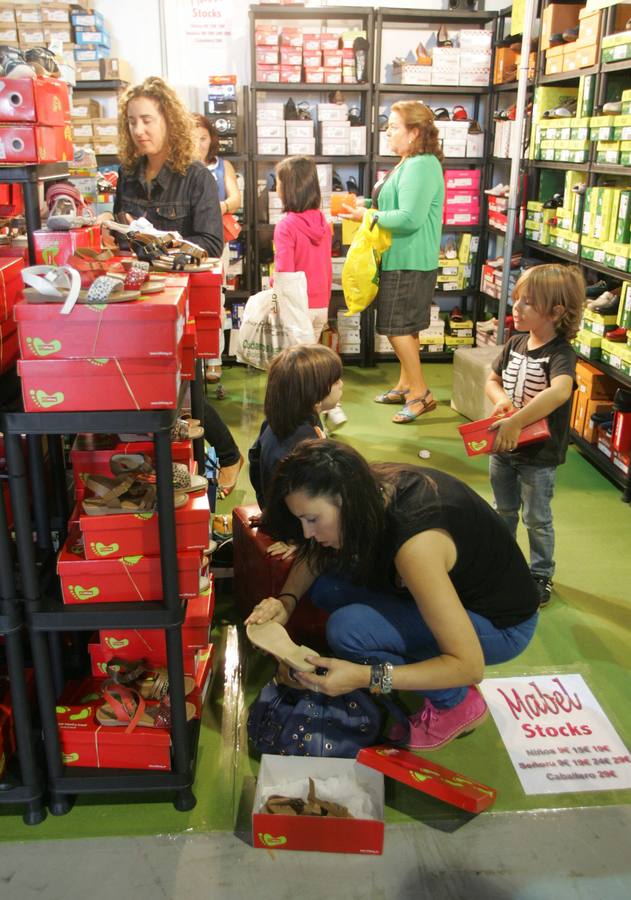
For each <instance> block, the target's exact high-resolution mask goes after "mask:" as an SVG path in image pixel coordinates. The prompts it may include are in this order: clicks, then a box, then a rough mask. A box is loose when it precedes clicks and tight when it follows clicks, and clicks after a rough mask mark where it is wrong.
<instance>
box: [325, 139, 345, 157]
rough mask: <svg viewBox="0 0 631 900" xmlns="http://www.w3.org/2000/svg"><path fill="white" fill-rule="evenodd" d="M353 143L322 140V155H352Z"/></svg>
mask: <svg viewBox="0 0 631 900" xmlns="http://www.w3.org/2000/svg"><path fill="white" fill-rule="evenodd" d="M350 155H351V145H350V141H349V140H345V141H340V140H338V141H326V142H325V141H322V156H350Z"/></svg>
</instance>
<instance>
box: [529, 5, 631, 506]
mask: <svg viewBox="0 0 631 900" xmlns="http://www.w3.org/2000/svg"><path fill="white" fill-rule="evenodd" d="M549 6H550V3H549V2H548V0H543V5H542V17H543V16H545V15H546V12H545V11H546V9H547V7H549ZM595 12H596V13H597V12H598V11H595ZM600 16H601V20H600V40H599V41H598V45H597V52H596V61H595V63H594V64H593V65H590V66H584V67H582V68H579V69H573V70H571V71H565V72H564V71H560V72H557V73H549V74H547V75H546V74H545V56H544V52H543V51H542V50H541V47H540V49H539V52H538V59H537V69H536V80H535V86H536V87H538V86H546V87H552V88H554V87H559V88H561V87H571V88H578V87H579V86H580V85H581V80H582V79H587V78H590V79H592V81H593V85H592V90H593V107H594V109H598V108H600V107H602V106H603V104H604V103H606V102H609V101H612V100H614V99H619V98H620V95H621V92H622V91H623V90H627V89H629V88H631V62H630V61H629V60H628V59H627V60H621V61H619V62H603V61H602V56H603V54H602V47H601V44H602V39H603V37H605V36H607V35H611V34H614V33H618V32H620V31H622V30H624V27H625V25H624V22H623V21H622V20H623V19H624V10H623V9H622V8H619V6H618V5H614V6H610V7H607V8H604V9H602V10H600ZM630 43H631V39H630ZM566 46H569V48H570V52H571V47H572V45H571V44H567V45H566ZM586 84H587V82H585V81H583V82H582V87H583V89H584V88H585V86H586ZM592 114H593V113H592ZM553 121H554V120H553ZM561 121H562V120H561ZM534 127H535V126H534V124H533V129H534ZM533 138H534V135H533ZM596 154H597V142H596V141H595V140H592V141H591V142H590V148H589V155H588V158H587V161H585V162H583V163H573V162H565V161H546V160H533V161H532V162H531V172H532V178H531V179H530V183H529V194H530V197H531V198H532V199H542V198H543V199H545V196H547V195H548V194H550V195H551V194H552V192H553V191H555V190H556V191H557V192H560V193H563V184H564V179H565V173H566V172H568V171H571V172H580V173H584V175H585V181H586V185H587V187H597V186H602V185H605V184H606V185H608V186H618V187H627V186H628V187H629V188H630V189H631V174H630V173H631V170H630V169H629V167H628V166H625V165H617V164H607V163H599V162H598V161H597V155H596ZM561 173H563V174H561ZM555 179H556V181H555ZM575 245H576V251H574V248H572V250H571V251H570V250H567V249H562V248H560V247H557V246H548V245H544V244H542V243H540V242H538V241H535V240H530V239H526V240H524V247H525V249H526V250H527V251H528V253H529V254H530V255H534V256H536V257H538V258H539V259H540V261H541V262H551V261H553V260H554V259H561V260H563V261H564V262H568V263H573V264H574V265H578V266H581V268H582V269H583V270H584V272H585V274H586V275H587V274H588V273H589V272H599V273H602V274H603V275H606V276H608V278H609V279H610V280H611V281H620V282H621V283H624V282H631V271H629V270H628V269H627V271H622V270H621V269H618V268H614V267H612V266H610V265H608V264H607V261H606V259H605V258H604V253H603V254H602V257H603V258H602V259H587V258H586V257H585V255H584V254H583V252H582V251H583V250H584V237H583V235H582V234H581V233H579V236H578V241H576V242H575ZM578 355H579V357H581V354H580V353H579V354H578ZM581 358H582V357H581ZM588 361H589V362H590V364H591V365H593V366H596V368H598V369H600V370H601V371H602V372H604V373H605V374H607V375H609V376H611V377H612V378H613V379H615V380H616V381H617V382H619V383H620V385H621V386H623V387H627V388H629V387H631V377H629V376H628V375H625V374H624V373H623V372H621V371H620V370H618V369H616V368H615V367H613V366H611V365H608V364H606V363H604V362H602V361H601V360H599V359H589V360H588ZM570 434H571V438H572V440H573V442H574V443H575V445H576V446H577V447H578V449H579V450H580V451H581V453H582V454H583V455H584V456H585V457H586V458H587V459H589V460H590V462H592V463H593V464H594V465H595V466H596V467H597V468H598V469H599V470H600V471H602V472H603V474H605V475H606V476H607V477H608V478H609V479H610V480H612V481H613V482H614V483H615V484H617V485H618V486H619V487H620V488H621V489H622V491H623V494H622V499H623V500H624V501H626V502H629V501H631V471H630V472H629V473H625V472H624V471H622V470H621V469H619V468H618V467H617V466H615V465H614V464H613V463H612V461H611V459H609V458H608V457H607V456H605V454H604V453H602V452H601V451H599V450H598V449H597V447H596V446H595V445H593V444H589V443H588V442H587V441H585V440H584V439H583V438H582V436H581V435H579V434H577V433H576V432H574V431H571V432H570Z"/></svg>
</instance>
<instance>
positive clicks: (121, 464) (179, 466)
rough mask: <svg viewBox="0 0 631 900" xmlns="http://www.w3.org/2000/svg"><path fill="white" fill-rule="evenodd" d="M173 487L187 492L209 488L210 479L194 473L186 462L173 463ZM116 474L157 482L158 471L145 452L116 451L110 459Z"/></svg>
mask: <svg viewBox="0 0 631 900" xmlns="http://www.w3.org/2000/svg"><path fill="white" fill-rule="evenodd" d="M171 466H172V471H173V487H174V488H175V489H176V490H177V491H182V493H185V494H192V493H196V492H197V491H207V490H208V479H207V478H204V476H203V475H194V474H192V473H191V472H190V471H189V469H188V466H186V465H185V464H184V463H172V464H171ZM110 469H111V470H112V472H113V473H114V475H135V476H136V477H137V478H138V479H140V480H143V481H150V482H151V483H152V484H153V483H155V479H156V472H155V469H154V467H153V464H152V462H151V460H150V458H149V457H148V456H147V455H146V454H144V453H115V454H114V455H113V456H112V458H111V459H110Z"/></svg>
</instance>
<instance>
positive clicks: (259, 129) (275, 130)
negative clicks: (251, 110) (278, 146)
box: [256, 119, 285, 139]
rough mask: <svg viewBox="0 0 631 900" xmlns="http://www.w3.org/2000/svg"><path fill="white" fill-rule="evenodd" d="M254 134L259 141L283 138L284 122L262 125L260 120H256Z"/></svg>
mask: <svg viewBox="0 0 631 900" xmlns="http://www.w3.org/2000/svg"><path fill="white" fill-rule="evenodd" d="M256 134H257V137H258V138H259V139H261V138H284V137H285V123H284V122H270V123H268V124H263V123H262V122H261V121H260V119H257V121H256Z"/></svg>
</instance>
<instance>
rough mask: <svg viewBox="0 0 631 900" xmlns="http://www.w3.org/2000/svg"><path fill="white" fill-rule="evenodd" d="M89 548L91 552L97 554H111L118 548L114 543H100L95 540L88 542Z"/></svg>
mask: <svg viewBox="0 0 631 900" xmlns="http://www.w3.org/2000/svg"><path fill="white" fill-rule="evenodd" d="M90 549H91V550H92V553H95V554H96V555H97V556H111V555H112V553H116V551H117V550H118V549H119V545H118V544H116V543H112V544H102V543H101V541H96V543H95V542H91V543H90Z"/></svg>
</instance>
